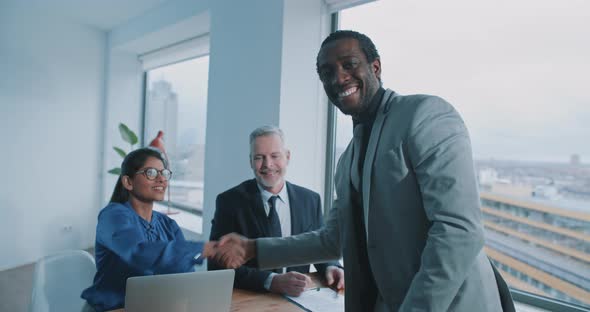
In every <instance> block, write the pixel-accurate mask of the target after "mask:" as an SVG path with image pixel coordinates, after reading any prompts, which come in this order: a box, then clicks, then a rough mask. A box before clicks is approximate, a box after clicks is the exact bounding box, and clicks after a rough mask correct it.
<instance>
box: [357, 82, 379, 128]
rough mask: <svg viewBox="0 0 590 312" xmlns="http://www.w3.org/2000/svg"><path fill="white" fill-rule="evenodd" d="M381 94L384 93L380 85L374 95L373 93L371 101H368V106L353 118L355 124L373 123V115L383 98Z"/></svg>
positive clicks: (375, 113)
mask: <svg viewBox="0 0 590 312" xmlns="http://www.w3.org/2000/svg"><path fill="white" fill-rule="evenodd" d="M383 94H385V89H383V87H380V88H379V89H378V90H377V92H376V93H375V95H373V98H372V99H371V102H369V107H367V110H366V111H364V112H362V113H360V114H359V115H358V116H355V118H353V120H352V121H353V123H354V125H355V126H356V125H357V124H359V123H373V121H374V120H375V116H376V115H377V111H378V110H379V105H380V104H381V100H382V99H383Z"/></svg>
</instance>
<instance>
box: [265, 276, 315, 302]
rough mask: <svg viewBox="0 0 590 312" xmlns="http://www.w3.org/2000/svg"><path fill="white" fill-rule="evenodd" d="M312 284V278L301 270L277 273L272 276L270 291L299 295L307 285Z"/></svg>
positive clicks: (293, 295)
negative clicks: (300, 271)
mask: <svg viewBox="0 0 590 312" xmlns="http://www.w3.org/2000/svg"><path fill="white" fill-rule="evenodd" d="M311 285H312V282H311V279H310V278H309V276H307V275H305V274H301V273H299V272H287V273H284V274H277V275H275V276H274V277H273V278H272V282H271V283H270V291H271V292H273V293H277V294H285V295H287V296H292V297H299V295H301V293H302V292H303V291H304V290H305V288H306V287H309V286H311Z"/></svg>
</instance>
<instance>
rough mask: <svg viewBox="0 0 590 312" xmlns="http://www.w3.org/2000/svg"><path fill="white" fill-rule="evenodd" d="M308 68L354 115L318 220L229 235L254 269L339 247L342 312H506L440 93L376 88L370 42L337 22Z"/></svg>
mask: <svg viewBox="0 0 590 312" xmlns="http://www.w3.org/2000/svg"><path fill="white" fill-rule="evenodd" d="M317 71H318V74H319V77H320V80H321V81H322V83H323V85H324V89H325V91H326V94H327V95H328V98H329V99H330V100H331V102H332V103H333V104H334V105H335V106H336V107H338V109H340V110H341V111H342V112H343V113H344V114H347V115H350V116H351V117H352V119H353V121H354V125H355V127H354V138H353V139H352V141H351V142H350V144H349V145H348V147H347V149H346V151H345V152H344V153H343V154H342V156H341V158H340V160H339V162H338V166H337V170H336V177H335V183H336V194H337V199H336V200H335V201H334V204H333V208H332V211H331V212H330V216H329V218H328V220H327V222H326V225H325V226H324V227H323V228H322V229H320V230H318V231H315V232H311V233H306V234H302V235H297V236H292V237H287V238H274V239H270V238H263V239H258V240H255V241H254V240H247V239H244V238H240V237H239V236H237V235H230V236H226V237H225V238H224V239H222V241H221V244H239V245H241V247H243V248H245V249H246V255H247V258H251V257H254V256H256V257H257V260H258V264H259V266H260V267H266V268H270V267H278V266H286V265H294V264H301V263H306V262H314V261H325V260H329V259H334V258H338V257H340V256H341V255H343V256H344V263H345V265H346V271H345V280H346V296H345V302H346V311H392V312H393V311H461V312H471V311H489V312H492V311H494V312H495V311H502V310H504V311H514V304H513V302H512V298H511V297H510V293H509V290H508V288H507V286H506V283H505V282H504V280H503V279H502V277H501V276H500V275H499V274H498V272H497V270H495V268H494V267H493V265H492V264H491V263H490V261H489V259H488V258H487V256H486V255H485V253H484V251H483V245H484V233H483V227H482V222H481V215H480V202H479V194H478V190H477V186H476V178H475V173H474V166H473V160H472V158H471V144H470V140H469V135H468V133H467V129H466V128H465V124H464V123H463V121H462V119H461V117H460V116H459V114H458V113H457V112H456V111H455V109H454V108H453V107H452V106H451V105H450V104H449V103H447V102H446V101H444V100H443V99H441V98H439V97H435V96H429V95H410V96H402V95H399V94H396V93H395V92H393V91H391V90H389V89H388V90H385V89H383V88H382V86H381V61H380V58H379V54H378V53H377V49H376V48H375V46H374V44H373V43H372V42H371V40H370V39H369V38H368V37H367V36H365V35H363V34H360V33H357V32H354V31H338V32H335V33H333V34H331V35H330V36H329V37H328V38H326V39H325V40H324V42H323V43H322V46H321V49H320V52H319V53H318V57H317Z"/></svg>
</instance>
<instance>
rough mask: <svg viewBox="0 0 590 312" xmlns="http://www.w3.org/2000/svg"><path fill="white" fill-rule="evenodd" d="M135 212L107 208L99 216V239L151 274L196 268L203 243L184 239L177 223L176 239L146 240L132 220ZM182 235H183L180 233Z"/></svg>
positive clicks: (137, 269) (123, 258)
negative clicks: (195, 257)
mask: <svg viewBox="0 0 590 312" xmlns="http://www.w3.org/2000/svg"><path fill="white" fill-rule="evenodd" d="M132 218H133V216H132V215H130V214H129V212H127V211H125V210H124V209H107V210H104V211H103V212H102V213H101V214H100V215H99V217H98V225H97V230H96V236H97V241H99V242H100V243H101V244H103V245H104V246H105V247H107V248H108V249H109V250H110V251H111V252H113V253H114V254H116V255H117V256H118V257H119V258H120V259H121V260H122V261H124V262H125V263H126V264H127V265H128V266H130V267H132V268H133V269H134V270H136V271H139V272H150V273H152V274H165V273H180V272H189V271H192V270H193V265H194V264H195V263H196V261H195V260H194V256H196V255H197V254H198V253H199V252H201V250H202V249H203V243H200V242H189V241H186V240H185V239H184V236H182V233H180V234H178V232H179V231H180V228H178V225H176V223H174V224H173V226H174V225H176V228H177V229H178V230H174V232H175V236H176V239H174V240H171V241H154V242H150V241H146V240H145V239H144V236H143V233H142V230H141V229H140V228H138V227H137V225H136V224H135V223H134V222H133V219H132ZM179 235H180V236H179Z"/></svg>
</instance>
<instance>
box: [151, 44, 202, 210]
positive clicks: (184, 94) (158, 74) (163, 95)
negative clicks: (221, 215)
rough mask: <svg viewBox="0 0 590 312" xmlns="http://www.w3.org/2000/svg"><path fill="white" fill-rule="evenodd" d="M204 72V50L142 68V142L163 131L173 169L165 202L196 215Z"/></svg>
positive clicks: (199, 194) (199, 195) (199, 207)
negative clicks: (173, 61) (169, 61)
mask: <svg viewBox="0 0 590 312" xmlns="http://www.w3.org/2000/svg"><path fill="white" fill-rule="evenodd" d="M208 71H209V56H208V55H205V56H201V57H198V58H193V59H190V60H186V61H182V62H178V63H175V64H172V65H166V66H162V67H158V68H155V69H151V70H148V71H147V72H146V100H145V132H144V133H145V138H146V140H147V142H146V143H148V144H149V140H151V139H153V138H155V137H156V135H157V133H158V131H159V130H162V131H163V132H164V143H165V147H166V152H167V155H168V158H169V161H170V168H171V170H172V172H173V175H172V179H171V181H170V184H169V198H170V204H171V205H172V206H174V207H175V208H179V209H182V210H185V211H189V212H193V213H195V214H198V215H201V214H202V209H203V178H204V160H205V129H206V128H207V127H206V126H207V118H206V117H207V87H208V84H207V77H208Z"/></svg>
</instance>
